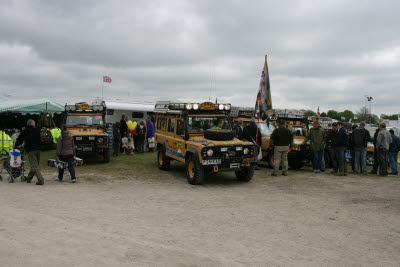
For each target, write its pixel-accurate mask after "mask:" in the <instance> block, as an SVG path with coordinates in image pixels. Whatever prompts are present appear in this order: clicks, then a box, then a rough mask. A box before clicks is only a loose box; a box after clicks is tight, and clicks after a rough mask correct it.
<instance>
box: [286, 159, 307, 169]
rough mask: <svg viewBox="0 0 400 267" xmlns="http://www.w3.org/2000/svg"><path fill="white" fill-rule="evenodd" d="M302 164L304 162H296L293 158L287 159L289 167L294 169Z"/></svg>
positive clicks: (299, 167)
mask: <svg viewBox="0 0 400 267" xmlns="http://www.w3.org/2000/svg"><path fill="white" fill-rule="evenodd" d="M303 166H304V163H302V162H298V161H295V160H289V167H290V168H291V169H294V170H298V169H301V168H302V167H303Z"/></svg>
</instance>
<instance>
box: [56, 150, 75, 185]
mask: <svg viewBox="0 0 400 267" xmlns="http://www.w3.org/2000/svg"><path fill="white" fill-rule="evenodd" d="M60 160H61V161H65V162H67V163H68V170H69V174H70V175H71V180H72V179H76V177H75V168H74V155H61V156H60ZM63 176H64V169H58V179H59V180H62V179H63Z"/></svg>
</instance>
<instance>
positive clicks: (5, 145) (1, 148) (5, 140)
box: [0, 131, 13, 155]
mask: <svg viewBox="0 0 400 267" xmlns="http://www.w3.org/2000/svg"><path fill="white" fill-rule="evenodd" d="M12 149H13V140H12V139H11V137H10V136H9V135H8V134H6V133H5V132H4V131H0V154H1V155H8V154H10V150H12Z"/></svg>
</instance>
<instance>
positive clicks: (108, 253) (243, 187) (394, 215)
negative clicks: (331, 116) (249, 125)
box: [0, 164, 400, 266]
mask: <svg viewBox="0 0 400 267" xmlns="http://www.w3.org/2000/svg"><path fill="white" fill-rule="evenodd" d="M270 173H271V170H269V169H264V168H262V169H261V170H259V171H256V175H255V177H254V179H253V180H252V181H251V182H250V183H244V184H242V183H237V182H236V181H235V180H234V175H233V174H232V173H231V172H224V173H221V174H219V175H213V176H211V177H210V178H208V179H207V182H206V184H205V185H202V186H192V185H189V184H188V183H187V182H186V180H185V178H184V172H183V167H182V166H181V165H176V164H175V165H173V166H172V170H171V171H169V172H161V171H159V170H158V169H153V170H152V171H144V172H143V173H135V172H133V173H132V174H130V175H126V173H125V172H124V173H122V174H121V173H120V172H116V173H115V174H112V175H108V174H101V173H96V172H86V173H84V172H82V171H81V172H80V171H79V169H78V176H79V182H78V183H77V184H70V183H68V182H63V183H58V182H56V181H53V179H54V178H55V172H49V171H48V170H47V171H46V172H45V173H44V176H45V178H46V184H45V185H44V186H36V185H35V184H34V183H32V184H26V183H21V182H17V183H15V184H8V183H7V182H6V181H3V182H0V201H1V203H2V205H1V208H0V218H1V220H0V266H71V265H72V266H148V265H151V266H154V265H158V266H164V265H168V266H271V265H277V266H280V265H285V266H288V265H289V266H305V265H306V266H321V265H323V266H326V265H331V266H332V265H335V266H337V265H339V266H399V262H400V178H397V177H388V178H379V177H376V176H368V177H363V176H355V175H350V176H348V177H336V176H332V175H330V174H313V173H310V171H309V170H299V171H290V175H289V176H287V177H283V176H278V177H272V176H271V175H270ZM66 177H69V176H68V175H66Z"/></svg>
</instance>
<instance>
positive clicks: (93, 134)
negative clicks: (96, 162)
mask: <svg viewBox="0 0 400 267" xmlns="http://www.w3.org/2000/svg"><path fill="white" fill-rule="evenodd" d="M105 114H106V112H105V108H104V107H103V106H102V105H88V104H87V103H84V102H83V103H77V104H75V105H65V125H66V127H67V130H68V131H69V132H70V133H71V134H72V136H73V138H74V143H75V150H76V152H77V153H87V152H90V153H92V152H97V153H101V154H102V155H103V159H104V162H109V161H110V150H109V144H110V138H109V136H108V134H107V127H106V124H105Z"/></svg>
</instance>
